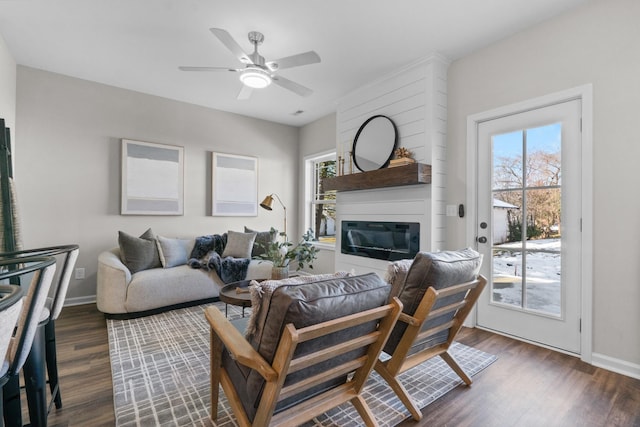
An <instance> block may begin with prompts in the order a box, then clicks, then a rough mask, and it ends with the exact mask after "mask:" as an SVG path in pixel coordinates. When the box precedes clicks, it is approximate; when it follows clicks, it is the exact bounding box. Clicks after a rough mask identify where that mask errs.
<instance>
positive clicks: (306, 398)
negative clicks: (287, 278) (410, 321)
mask: <svg viewBox="0 0 640 427" xmlns="http://www.w3.org/2000/svg"><path fill="white" fill-rule="evenodd" d="M389 289H390V288H389V286H388V285H387V284H386V283H385V282H384V281H383V280H382V279H380V278H379V277H378V276H377V275H376V274H374V273H371V274H367V275H362V276H353V277H344V278H335V279H329V280H323V281H316V282H312V283H304V284H287V285H281V286H279V287H277V288H276V289H275V290H274V291H273V293H272V294H271V295H270V297H269V298H270V300H269V301H263V302H262V304H260V309H259V310H261V311H262V312H261V313H259V315H257V316H255V318H256V319H258V324H256V325H255V328H252V330H254V329H255V332H254V333H252V335H251V336H250V337H249V338H248V339H246V338H245V337H244V336H243V335H242V334H241V332H240V331H239V330H238V327H239V328H241V329H243V328H244V327H243V326H241V325H240V324H238V322H236V321H234V322H230V321H228V320H227V319H226V318H225V317H224V315H223V314H222V313H221V312H220V311H219V310H218V309H217V308H215V307H210V308H207V310H206V312H205V316H206V318H207V320H208V321H209V324H210V325H211V417H212V419H213V420H214V421H215V420H216V419H217V412H218V393H219V387H218V385H219V384H220V385H222V389H223V391H224V393H225V395H226V397H227V399H228V401H229V404H230V406H231V408H232V410H233V413H234V415H235V416H236V420H237V422H238V423H239V425H241V426H266V425H270V424H271V425H278V426H281V425H292V426H293V425H299V424H301V423H303V422H305V421H308V420H310V419H312V418H313V417H315V416H317V415H320V414H322V413H324V412H326V411H327V410H329V409H331V408H333V407H335V406H338V405H340V404H342V403H345V402H351V403H352V404H353V405H354V406H355V408H356V409H357V411H358V413H359V414H360V416H361V417H362V418H363V420H364V422H365V424H366V425H368V426H375V425H377V423H376V421H375V419H374V418H373V415H372V414H371V411H370V409H369V407H368V405H367V403H366V402H365V401H364V399H363V398H362V397H361V395H360V392H361V390H362V388H363V386H364V383H365V381H366V379H367V378H368V376H369V374H370V372H371V370H372V369H373V365H374V364H375V362H376V360H377V358H378V355H379V354H380V352H381V350H382V347H383V346H384V343H385V342H386V340H387V338H388V336H389V333H390V331H391V329H392V328H393V325H394V324H395V322H396V320H397V318H398V316H399V314H400V311H401V310H402V305H401V303H400V302H399V301H398V300H397V299H392V301H391V303H390V304H386V302H387V300H388V295H389ZM265 298H267V296H265ZM243 320H244V321H245V322H246V319H238V321H239V322H242V321H243ZM232 323H235V324H232Z"/></svg>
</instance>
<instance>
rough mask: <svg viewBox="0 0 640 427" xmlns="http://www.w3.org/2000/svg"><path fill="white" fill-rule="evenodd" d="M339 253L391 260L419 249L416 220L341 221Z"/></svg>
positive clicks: (410, 257) (418, 224)
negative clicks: (340, 251)
mask: <svg viewBox="0 0 640 427" xmlns="http://www.w3.org/2000/svg"><path fill="white" fill-rule="evenodd" d="M341 225H342V227H341V228H342V233H341V237H342V245H341V246H342V247H341V250H342V253H343V254H349V255H356V256H361V257H367V258H376V259H383V260H388V261H395V260H399V259H413V258H414V257H415V256H416V254H417V253H418V251H419V250H420V223H417V222H383V221H342V224H341Z"/></svg>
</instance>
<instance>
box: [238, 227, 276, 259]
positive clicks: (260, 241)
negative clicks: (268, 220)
mask: <svg viewBox="0 0 640 427" xmlns="http://www.w3.org/2000/svg"><path fill="white" fill-rule="evenodd" d="M244 232H245V233H256V240H255V241H254V242H253V249H252V250H251V257H252V258H255V257H259V256H260V255H262V254H264V253H265V252H266V251H267V250H266V249H265V248H266V246H267V245H268V244H269V243H273V242H275V241H276V239H277V238H278V230H273V232H272V231H271V230H269V231H256V230H252V229H250V228H249V227H247V226H245V227H244Z"/></svg>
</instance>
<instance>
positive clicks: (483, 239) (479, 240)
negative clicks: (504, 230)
mask: <svg viewBox="0 0 640 427" xmlns="http://www.w3.org/2000/svg"><path fill="white" fill-rule="evenodd" d="M478 243H487V238H486V237H484V236H480V237H478Z"/></svg>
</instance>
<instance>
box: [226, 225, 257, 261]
mask: <svg viewBox="0 0 640 427" xmlns="http://www.w3.org/2000/svg"><path fill="white" fill-rule="evenodd" d="M255 240H256V233H240V232H238V231H231V230H229V232H228V233H227V246H225V247H224V252H223V253H222V257H223V258H224V257H227V256H232V257H234V258H251V250H252V249H253V242H254V241H255Z"/></svg>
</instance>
